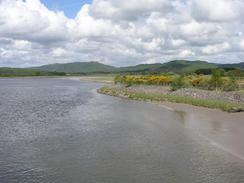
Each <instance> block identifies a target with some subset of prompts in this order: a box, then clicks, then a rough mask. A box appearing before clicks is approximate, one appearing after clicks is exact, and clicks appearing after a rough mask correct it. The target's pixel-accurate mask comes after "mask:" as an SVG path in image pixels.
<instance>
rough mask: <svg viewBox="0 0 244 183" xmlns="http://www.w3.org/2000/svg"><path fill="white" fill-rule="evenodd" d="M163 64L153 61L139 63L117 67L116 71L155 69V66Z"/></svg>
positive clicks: (158, 66)
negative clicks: (152, 62)
mask: <svg viewBox="0 0 244 183" xmlns="http://www.w3.org/2000/svg"><path fill="white" fill-rule="evenodd" d="M162 66H163V64H161V63H155V64H139V65H135V66H129V67H120V68H117V69H116V71H117V72H133V71H150V70H155V69H157V68H160V67H162Z"/></svg>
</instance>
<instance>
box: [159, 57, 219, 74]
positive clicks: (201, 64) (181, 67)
mask: <svg viewBox="0 0 244 183" xmlns="http://www.w3.org/2000/svg"><path fill="white" fill-rule="evenodd" d="M216 67H217V66H216V65H215V64H213V63H209V62H206V61H199V60H197V61H187V60H174V61H171V62H167V63H165V64H163V66H162V67H160V68H158V69H157V71H162V72H166V71H168V72H178V73H189V72H195V71H196V70H198V69H212V68H216Z"/></svg>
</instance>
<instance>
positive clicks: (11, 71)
mask: <svg viewBox="0 0 244 183" xmlns="http://www.w3.org/2000/svg"><path fill="white" fill-rule="evenodd" d="M65 75H66V74H65V73H64V72H46V71H38V70H33V69H19V68H18V69H17V68H0V77H26V76H65Z"/></svg>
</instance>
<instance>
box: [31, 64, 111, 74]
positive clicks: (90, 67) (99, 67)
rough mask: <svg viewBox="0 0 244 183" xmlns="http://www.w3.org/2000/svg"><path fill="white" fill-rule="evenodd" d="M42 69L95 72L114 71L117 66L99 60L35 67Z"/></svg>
mask: <svg viewBox="0 0 244 183" xmlns="http://www.w3.org/2000/svg"><path fill="white" fill-rule="evenodd" d="M32 69H37V70H41V71H56V72H65V73H94V72H113V71H114V69H115V67H113V66H110V65H105V64H101V63H99V62H73V63H66V64H50V65H43V66H40V67H35V68H32Z"/></svg>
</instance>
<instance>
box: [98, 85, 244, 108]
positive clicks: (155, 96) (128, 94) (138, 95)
mask: <svg viewBox="0 0 244 183" xmlns="http://www.w3.org/2000/svg"><path fill="white" fill-rule="evenodd" d="M98 92H100V93H103V94H108V95H112V96H119V97H124V98H128V99H133V100H144V101H157V102H163V101H168V102H175V103H184V104H191V105H194V106H201V107H208V108H212V109H221V110H223V111H226V112H241V111H244V104H238V103H232V102H226V101H222V100H206V99H199V98H193V97H185V96H184V97H183V96H178V95H173V94H160V93H144V92H134V91H133V92H132V91H130V90H128V89H120V88H113V87H109V86H104V87H102V88H101V89H99V90H98Z"/></svg>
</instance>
